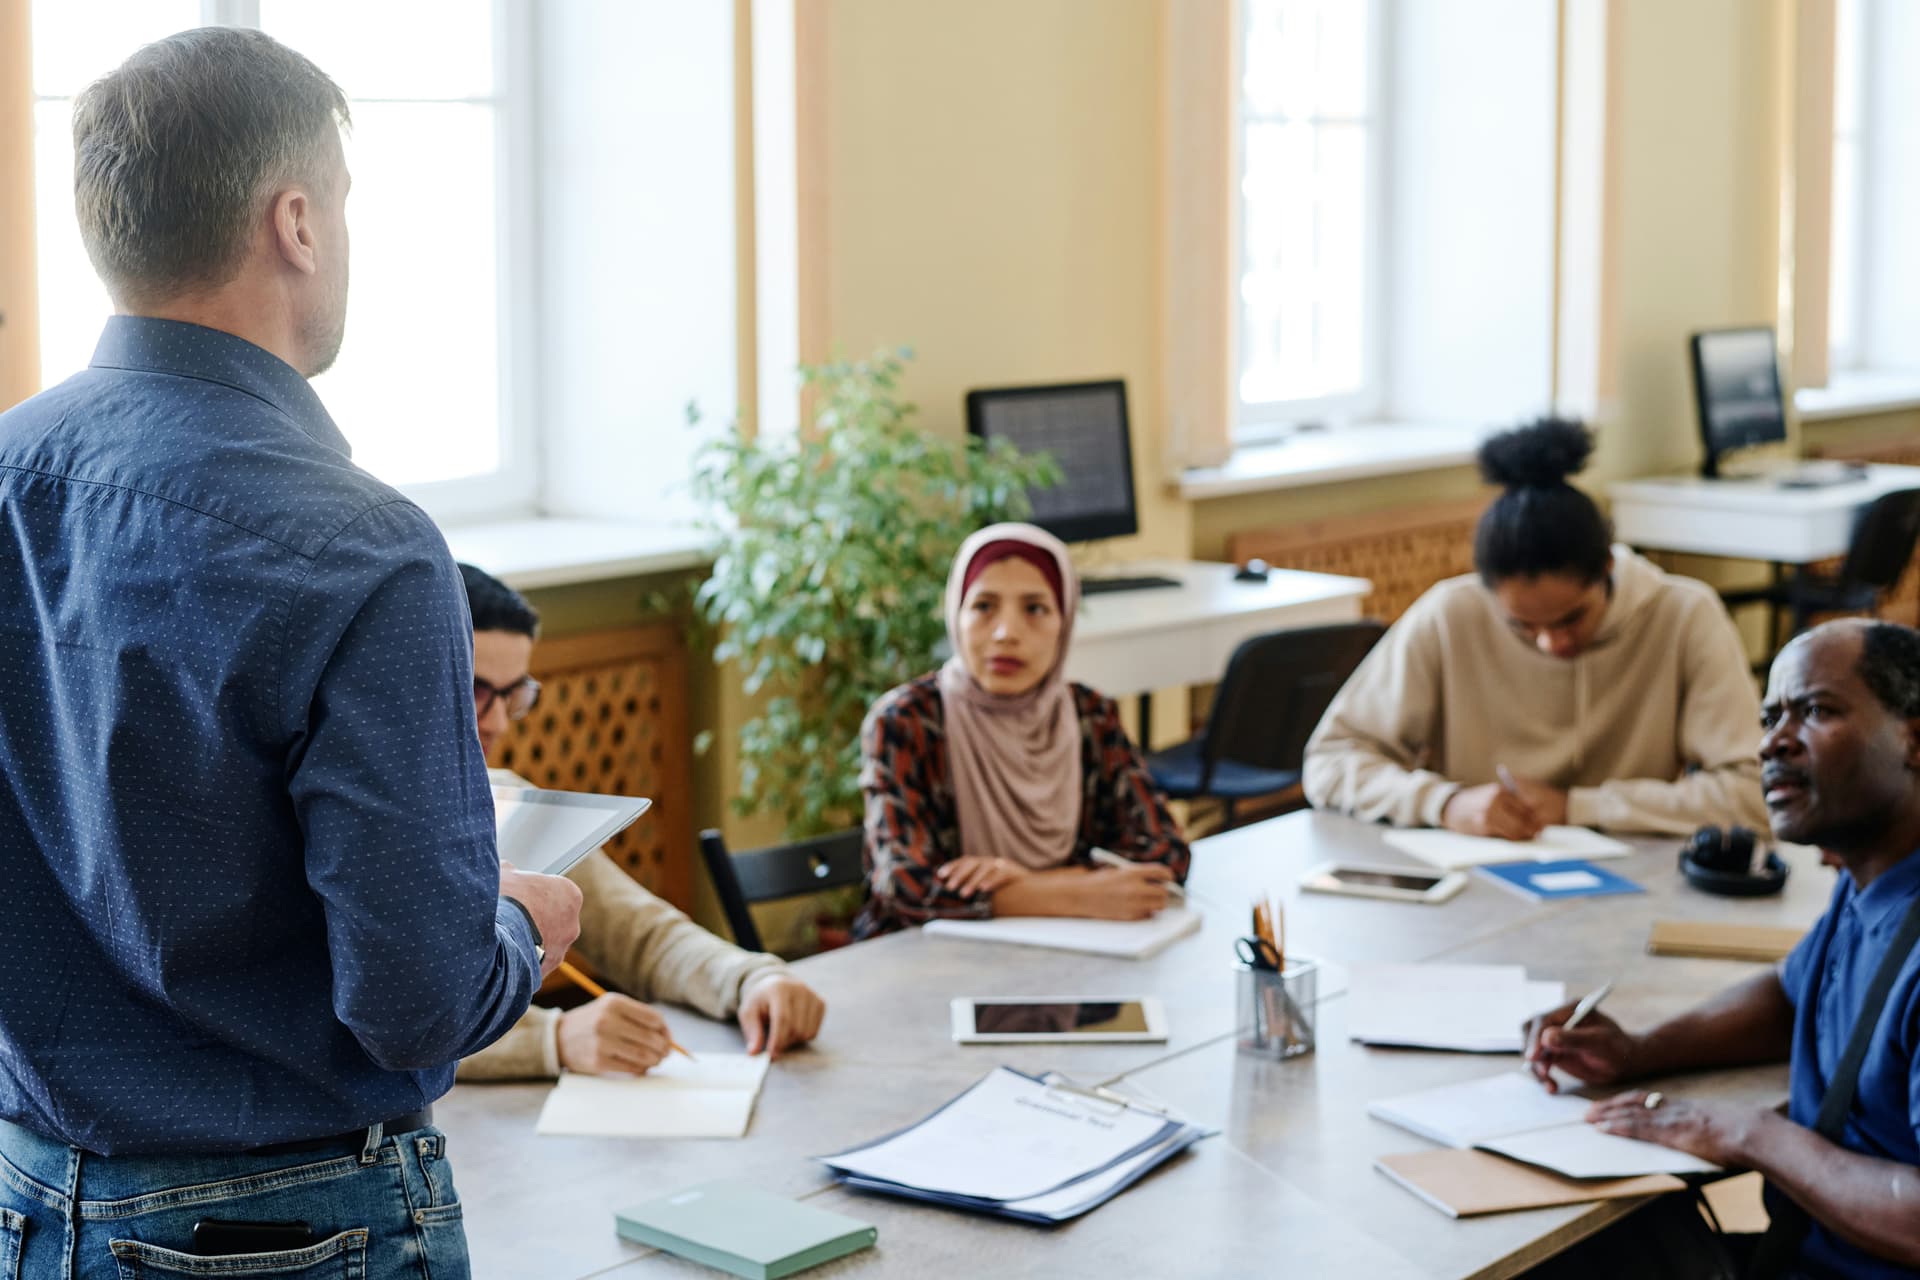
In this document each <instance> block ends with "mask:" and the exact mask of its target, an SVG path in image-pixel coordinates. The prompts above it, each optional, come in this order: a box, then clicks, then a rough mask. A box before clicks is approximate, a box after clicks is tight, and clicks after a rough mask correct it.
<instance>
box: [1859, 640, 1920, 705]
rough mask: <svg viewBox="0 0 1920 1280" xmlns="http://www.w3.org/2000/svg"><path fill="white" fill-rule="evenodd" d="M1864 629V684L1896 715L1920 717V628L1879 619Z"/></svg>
mask: <svg viewBox="0 0 1920 1280" xmlns="http://www.w3.org/2000/svg"><path fill="white" fill-rule="evenodd" d="M1860 631H1861V635H1860V661H1859V663H1858V665H1857V666H1856V667H1855V670H1857V671H1858V672H1859V673H1860V681H1861V683H1863V684H1865V685H1866V686H1867V688H1869V689H1871V690H1873V696H1874V697H1876V698H1878V699H1880V702H1881V704H1882V705H1883V706H1885V707H1886V709H1887V710H1889V711H1891V712H1893V714H1895V715H1896V716H1899V717H1900V718H1902V719H1903V720H1914V719H1920V631H1915V630H1914V629H1913V628H1912V627H1903V626H1901V625H1899V624H1898V623H1895V622H1877V621H1876V622H1869V623H1867V624H1866V625H1865V626H1863V627H1861V629H1860Z"/></svg>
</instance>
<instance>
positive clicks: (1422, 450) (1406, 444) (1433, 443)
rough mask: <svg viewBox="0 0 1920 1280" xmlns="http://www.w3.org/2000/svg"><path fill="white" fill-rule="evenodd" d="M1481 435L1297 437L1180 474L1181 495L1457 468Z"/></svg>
mask: <svg viewBox="0 0 1920 1280" xmlns="http://www.w3.org/2000/svg"><path fill="white" fill-rule="evenodd" d="M1487 430H1488V429H1487V428H1485V427H1469V426H1461V425H1460V424H1458V423H1445V424H1441V423H1433V424H1420V423H1410V422H1381V423H1370V424H1366V425H1361V426H1352V427H1344V428H1338V429H1335V430H1331V431H1312V432H1303V433H1302V434H1300V435H1295V436H1289V437H1287V438H1286V439H1285V440H1282V441H1279V442H1278V443H1275V444H1262V445H1245V446H1242V447H1240V448H1237V449H1235V450H1234V451H1233V457H1231V458H1229V459H1228V460H1227V461H1226V463H1225V464H1224V465H1222V466H1218V467H1195V468H1192V469H1190V470H1188V471H1186V472H1184V473H1183V474H1182V475H1181V477H1180V496H1181V497H1183V498H1186V499H1189V500H1194V499H1201V498H1225V497H1230V496H1232V495H1234V494H1238V493H1264V492H1266V491H1268V490H1271V489H1297V488H1302V487H1304V486H1307V485H1315V484H1333V483H1335V482H1337V481H1341V480H1364V479H1367V478H1368V477H1370V476H1390V475H1399V474H1401V473H1403V472H1408V471H1432V470H1437V469H1438V468H1441V467H1457V466H1461V465H1464V464H1466V463H1470V462H1472V461H1473V455H1474V451H1475V450H1476V449H1478V448H1479V447H1480V442H1481V441H1482V440H1484V439H1486V437H1487Z"/></svg>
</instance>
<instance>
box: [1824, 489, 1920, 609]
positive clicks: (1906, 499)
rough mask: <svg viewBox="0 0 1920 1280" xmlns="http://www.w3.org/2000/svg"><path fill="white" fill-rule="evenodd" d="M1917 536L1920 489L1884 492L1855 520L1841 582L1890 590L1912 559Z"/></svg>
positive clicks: (1919, 535) (1843, 563)
mask: <svg viewBox="0 0 1920 1280" xmlns="http://www.w3.org/2000/svg"><path fill="white" fill-rule="evenodd" d="M1916 539H1920V489H1896V490H1895V491H1894V492H1892V493H1883V494H1881V495H1880V496H1879V497H1877V498H1875V499H1874V500H1873V501H1872V502H1871V503H1869V504H1868V505H1867V508H1866V510H1864V511H1862V512H1861V513H1860V518H1859V519H1858V520H1857V521H1855V522H1854V526H1853V541H1852V542H1851V543H1850V544H1848V546H1847V558H1846V560H1845V561H1844V562H1842V564H1841V566H1840V581H1841V582H1843V583H1845V584H1847V585H1848V586H1864V587H1872V588H1873V589H1874V590H1875V591H1889V590H1891V589H1892V588H1893V584H1894V583H1896V582H1898V581H1900V575H1901V574H1903V573H1905V572H1906V571H1907V562H1908V561H1909V560H1912V559H1913V546H1914V542H1915V540H1916Z"/></svg>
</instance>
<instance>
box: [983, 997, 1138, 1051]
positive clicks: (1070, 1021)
mask: <svg viewBox="0 0 1920 1280" xmlns="http://www.w3.org/2000/svg"><path fill="white" fill-rule="evenodd" d="M952 1010H953V1038H954V1039H955V1040H956V1041H958V1042H959V1043H961V1044H1037V1043H1042V1042H1050V1043H1054V1044H1060V1043H1064V1042H1070V1041H1075V1040H1086V1041H1101V1042H1107V1041H1152V1042H1159V1041H1164V1040H1165V1039H1166V1038H1167V1011H1166V1009H1165V1007H1164V1006H1162V1005H1161V1003H1160V1001H1159V1000H1158V999H1156V998H1154V997H1153V996H1119V997H1114V998H1110V999H1101V998H1097V997H1096V998H1088V997H1084V996H978V997H976V996H957V997H955V998H954V1001H953V1005H952Z"/></svg>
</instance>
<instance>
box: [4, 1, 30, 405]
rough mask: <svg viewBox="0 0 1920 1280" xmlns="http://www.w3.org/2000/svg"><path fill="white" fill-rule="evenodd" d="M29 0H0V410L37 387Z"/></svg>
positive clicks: (15, 402) (24, 397) (16, 401)
mask: <svg viewBox="0 0 1920 1280" xmlns="http://www.w3.org/2000/svg"><path fill="white" fill-rule="evenodd" d="M31 10H32V3H31V0H0V410H4V409H7V408H10V407H11V406H13V405H15V404H18V403H19V402H20V401H22V400H24V399H26V398H27V397H28V396H30V395H32V394H33V393H34V392H36V391H38V390H39V389H40V318H39V306H38V286H37V284H36V282H35V278H34V277H35V270H36V269H35V257H36V249H35V238H34V184H33V40H32V24H31V20H30V19H31Z"/></svg>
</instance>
